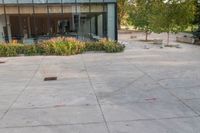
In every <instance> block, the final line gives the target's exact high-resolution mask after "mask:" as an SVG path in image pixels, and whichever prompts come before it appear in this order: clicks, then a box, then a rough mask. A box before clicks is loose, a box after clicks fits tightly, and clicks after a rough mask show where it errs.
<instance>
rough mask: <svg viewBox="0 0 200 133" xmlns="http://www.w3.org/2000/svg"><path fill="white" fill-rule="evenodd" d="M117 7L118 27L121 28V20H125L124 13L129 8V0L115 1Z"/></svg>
mask: <svg viewBox="0 0 200 133" xmlns="http://www.w3.org/2000/svg"><path fill="white" fill-rule="evenodd" d="M117 8H118V20H117V21H118V29H121V25H122V22H123V21H126V15H127V13H128V10H129V8H130V1H129V0H118V2H117Z"/></svg>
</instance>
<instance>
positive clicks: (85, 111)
mask: <svg viewBox="0 0 200 133" xmlns="http://www.w3.org/2000/svg"><path fill="white" fill-rule="evenodd" d="M98 122H103V118H102V116H101V112H100V110H99V107H97V106H71V107H59V106H57V107H54V108H40V109H12V110H10V111H9V112H8V113H7V115H6V116H5V117H4V118H3V119H2V120H1V121H0V127H1V128H6V127H7V128H8V127H26V126H43V125H62V124H87V123H98Z"/></svg>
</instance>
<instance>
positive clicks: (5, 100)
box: [0, 95, 17, 110]
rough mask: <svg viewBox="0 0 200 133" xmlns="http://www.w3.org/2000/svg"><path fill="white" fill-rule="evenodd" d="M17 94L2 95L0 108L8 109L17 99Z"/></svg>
mask: <svg viewBox="0 0 200 133" xmlns="http://www.w3.org/2000/svg"><path fill="white" fill-rule="evenodd" d="M16 97H17V95H2V96H0V110H1V109H3V110H7V109H8V108H9V107H10V106H11V105H12V103H13V102H14V101H15V99H16Z"/></svg>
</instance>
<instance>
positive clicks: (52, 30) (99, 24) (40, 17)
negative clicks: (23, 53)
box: [0, 0, 117, 42]
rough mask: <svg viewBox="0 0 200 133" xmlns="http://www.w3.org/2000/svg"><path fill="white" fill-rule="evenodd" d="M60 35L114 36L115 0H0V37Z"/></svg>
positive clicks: (115, 34)
mask: <svg viewBox="0 0 200 133" xmlns="http://www.w3.org/2000/svg"><path fill="white" fill-rule="evenodd" d="M61 35H62V36H69V37H77V38H80V39H87V38H91V36H92V37H94V38H103V37H107V38H110V39H114V40H117V5H116V0H0V39H1V41H7V42H8V41H13V40H14V41H20V40H21V41H22V40H28V39H30V40H31V39H32V40H37V39H42V38H44V39H45V38H48V37H55V36H61Z"/></svg>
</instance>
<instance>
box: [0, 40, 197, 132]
mask: <svg viewBox="0 0 200 133" xmlns="http://www.w3.org/2000/svg"><path fill="white" fill-rule="evenodd" d="M125 40H126V41H128V42H129V44H128V45H127V48H126V50H125V52H124V53H118V54H106V53H86V54H82V55H76V56H68V57H53V56H52V57H51V56H49V57H42V56H35V57H15V58H0V60H1V61H6V63H5V64H0V133H199V131H200V117H199V116H200V47H198V46H191V45H186V44H183V45H181V47H182V48H181V49H177V48H165V49H160V48H159V46H155V45H149V47H150V49H144V45H146V44H144V43H143V42H139V41H131V40H128V39H125ZM46 76H58V80H57V81H50V82H44V81H43V78H44V77H46Z"/></svg>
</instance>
